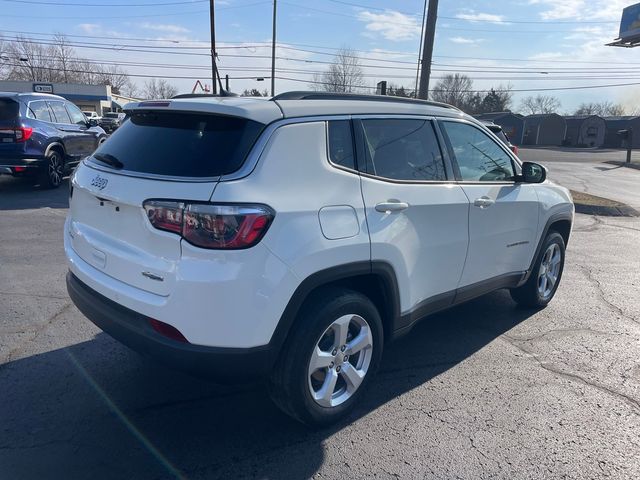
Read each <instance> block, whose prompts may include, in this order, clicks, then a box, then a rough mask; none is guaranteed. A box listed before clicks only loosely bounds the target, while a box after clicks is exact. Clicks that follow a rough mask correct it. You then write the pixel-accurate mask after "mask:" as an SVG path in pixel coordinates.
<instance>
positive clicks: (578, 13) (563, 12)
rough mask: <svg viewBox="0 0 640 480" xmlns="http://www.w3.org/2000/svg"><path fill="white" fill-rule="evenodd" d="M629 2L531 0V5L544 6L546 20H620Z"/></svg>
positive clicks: (618, 0) (541, 15) (542, 14)
mask: <svg viewBox="0 0 640 480" xmlns="http://www.w3.org/2000/svg"><path fill="white" fill-rule="evenodd" d="M630 3H632V2H630V1H629V0H563V1H562V2H558V1H557V0H529V4H530V5H543V6H545V7H546V8H547V9H546V10H544V11H542V12H541V13H540V17H541V18H543V19H544V20H585V21H602V20H620V17H621V16H622V9H623V8H625V7H627V6H628V5H629V4H630Z"/></svg>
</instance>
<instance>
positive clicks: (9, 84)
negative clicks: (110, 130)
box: [0, 80, 120, 116]
mask: <svg viewBox="0 0 640 480" xmlns="http://www.w3.org/2000/svg"><path fill="white" fill-rule="evenodd" d="M0 92H17V93H27V92H37V93H52V94H54V95H60V96H61V97H64V98H66V99H67V100H69V101H71V102H73V103H75V104H76V105H77V106H78V107H79V108H80V110H83V111H90V112H98V115H100V116H102V115H103V114H104V113H105V112H110V111H117V110H118V107H119V106H120V105H119V104H117V103H115V102H114V99H113V97H112V95H111V87H110V86H109V85H83V84H75V83H48V82H28V81H13V80H2V81H0Z"/></svg>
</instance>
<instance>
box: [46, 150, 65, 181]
mask: <svg viewBox="0 0 640 480" xmlns="http://www.w3.org/2000/svg"><path fill="white" fill-rule="evenodd" d="M62 176H63V173H62V162H61V161H60V156H59V155H58V154H57V153H51V154H50V155H49V183H51V185H53V186H54V187H57V186H58V185H60V183H61V182H62Z"/></svg>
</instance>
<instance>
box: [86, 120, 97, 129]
mask: <svg viewBox="0 0 640 480" xmlns="http://www.w3.org/2000/svg"><path fill="white" fill-rule="evenodd" d="M87 125H89V126H90V127H97V126H98V120H96V119H95V118H90V119H89V121H88V122H87Z"/></svg>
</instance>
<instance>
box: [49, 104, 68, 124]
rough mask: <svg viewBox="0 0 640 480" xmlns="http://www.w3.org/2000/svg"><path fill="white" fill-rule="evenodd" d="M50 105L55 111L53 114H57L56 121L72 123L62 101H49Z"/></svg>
mask: <svg viewBox="0 0 640 480" xmlns="http://www.w3.org/2000/svg"><path fill="white" fill-rule="evenodd" d="M49 106H50V107H51V110H52V111H53V115H54V116H55V119H54V121H56V122H57V123H72V122H71V117H69V114H68V113H67V109H66V108H64V103H62V102H49Z"/></svg>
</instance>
